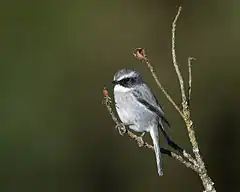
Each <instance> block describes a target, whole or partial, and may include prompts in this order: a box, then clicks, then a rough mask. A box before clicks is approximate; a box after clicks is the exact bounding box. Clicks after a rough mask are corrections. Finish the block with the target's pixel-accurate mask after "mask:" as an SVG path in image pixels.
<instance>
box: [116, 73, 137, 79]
mask: <svg viewBox="0 0 240 192" xmlns="http://www.w3.org/2000/svg"><path fill="white" fill-rule="evenodd" d="M134 74H135V72H134V71H132V72H130V73H127V74H124V75H122V76H121V77H119V78H118V79H116V80H117V81H121V80H122V79H126V78H129V77H133V76H134Z"/></svg>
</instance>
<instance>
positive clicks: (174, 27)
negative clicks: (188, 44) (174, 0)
mask: <svg viewBox="0 0 240 192" xmlns="http://www.w3.org/2000/svg"><path fill="white" fill-rule="evenodd" d="M181 10H182V7H181V6H180V7H179V9H178V12H177V15H176V17H175V19H174V21H173V23H172V59H173V65H174V68H175V71H176V73H177V76H178V79H179V84H180V90H181V94H182V105H183V104H184V103H185V102H186V94H185V90H184V81H183V77H182V74H181V72H180V69H179V67H178V64H177V56H176V50H175V33H176V23H177V20H178V17H179V15H180V13H181Z"/></svg>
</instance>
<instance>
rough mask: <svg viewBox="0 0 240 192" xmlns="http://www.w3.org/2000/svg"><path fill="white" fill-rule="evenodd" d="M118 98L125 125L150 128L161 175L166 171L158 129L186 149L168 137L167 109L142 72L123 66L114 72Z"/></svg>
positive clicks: (173, 145) (147, 130) (148, 129)
mask: <svg viewBox="0 0 240 192" xmlns="http://www.w3.org/2000/svg"><path fill="white" fill-rule="evenodd" d="M113 84H114V100H115V105H116V111H117V113H118V116H119V118H120V119H121V121H122V123H123V124H124V125H127V126H128V127H129V128H130V129H132V130H134V131H136V132H149V133H150V136H151V138H152V141H153V146H154V151H155V155H156V161H157V170H158V175H159V176H162V175H163V169H162V162H161V151H160V147H159V141H158V129H159V128H160V130H161V131H162V133H163V135H164V137H165V138H166V140H167V142H168V144H169V145H170V146H171V147H173V148H174V149H176V150H178V151H180V152H183V149H182V148H181V147H179V146H178V145H177V144H175V143H174V142H173V141H171V139H170V138H169V137H168V135H167V133H166V131H165V129H164V127H163V122H165V123H166V124H168V125H169V123H168V121H167V120H166V119H165V117H164V113H163V109H162V107H161V106H160V105H159V103H158V101H157V99H156V98H155V96H154V95H153V93H152V91H151V89H150V88H149V87H148V86H147V84H146V83H145V82H144V81H143V79H142V77H141V75H140V73H139V72H137V71H135V70H133V69H121V70H119V71H118V72H117V73H115V75H114V79H113Z"/></svg>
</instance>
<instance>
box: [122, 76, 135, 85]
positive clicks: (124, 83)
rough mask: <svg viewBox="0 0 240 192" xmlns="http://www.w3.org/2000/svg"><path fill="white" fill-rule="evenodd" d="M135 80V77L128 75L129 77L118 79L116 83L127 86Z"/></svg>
mask: <svg viewBox="0 0 240 192" xmlns="http://www.w3.org/2000/svg"><path fill="white" fill-rule="evenodd" d="M135 82H136V78H135V77H131V78H130V77H129V78H125V79H122V80H120V81H118V83H119V84H120V85H122V86H124V87H129V86H131V85H133V84H134V83H135Z"/></svg>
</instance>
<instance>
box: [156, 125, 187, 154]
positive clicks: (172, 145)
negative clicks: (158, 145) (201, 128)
mask: <svg viewBox="0 0 240 192" xmlns="http://www.w3.org/2000/svg"><path fill="white" fill-rule="evenodd" d="M159 127H160V130H161V131H162V134H163V136H164V138H165V139H166V140H167V143H168V145H169V146H171V147H172V148H173V149H175V150H177V151H179V152H180V153H183V151H184V150H183V148H181V147H180V146H178V145H177V144H176V143H175V142H173V141H172V140H171V139H170V137H169V136H168V134H167V132H166V131H165V129H164V127H163V124H162V122H159Z"/></svg>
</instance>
